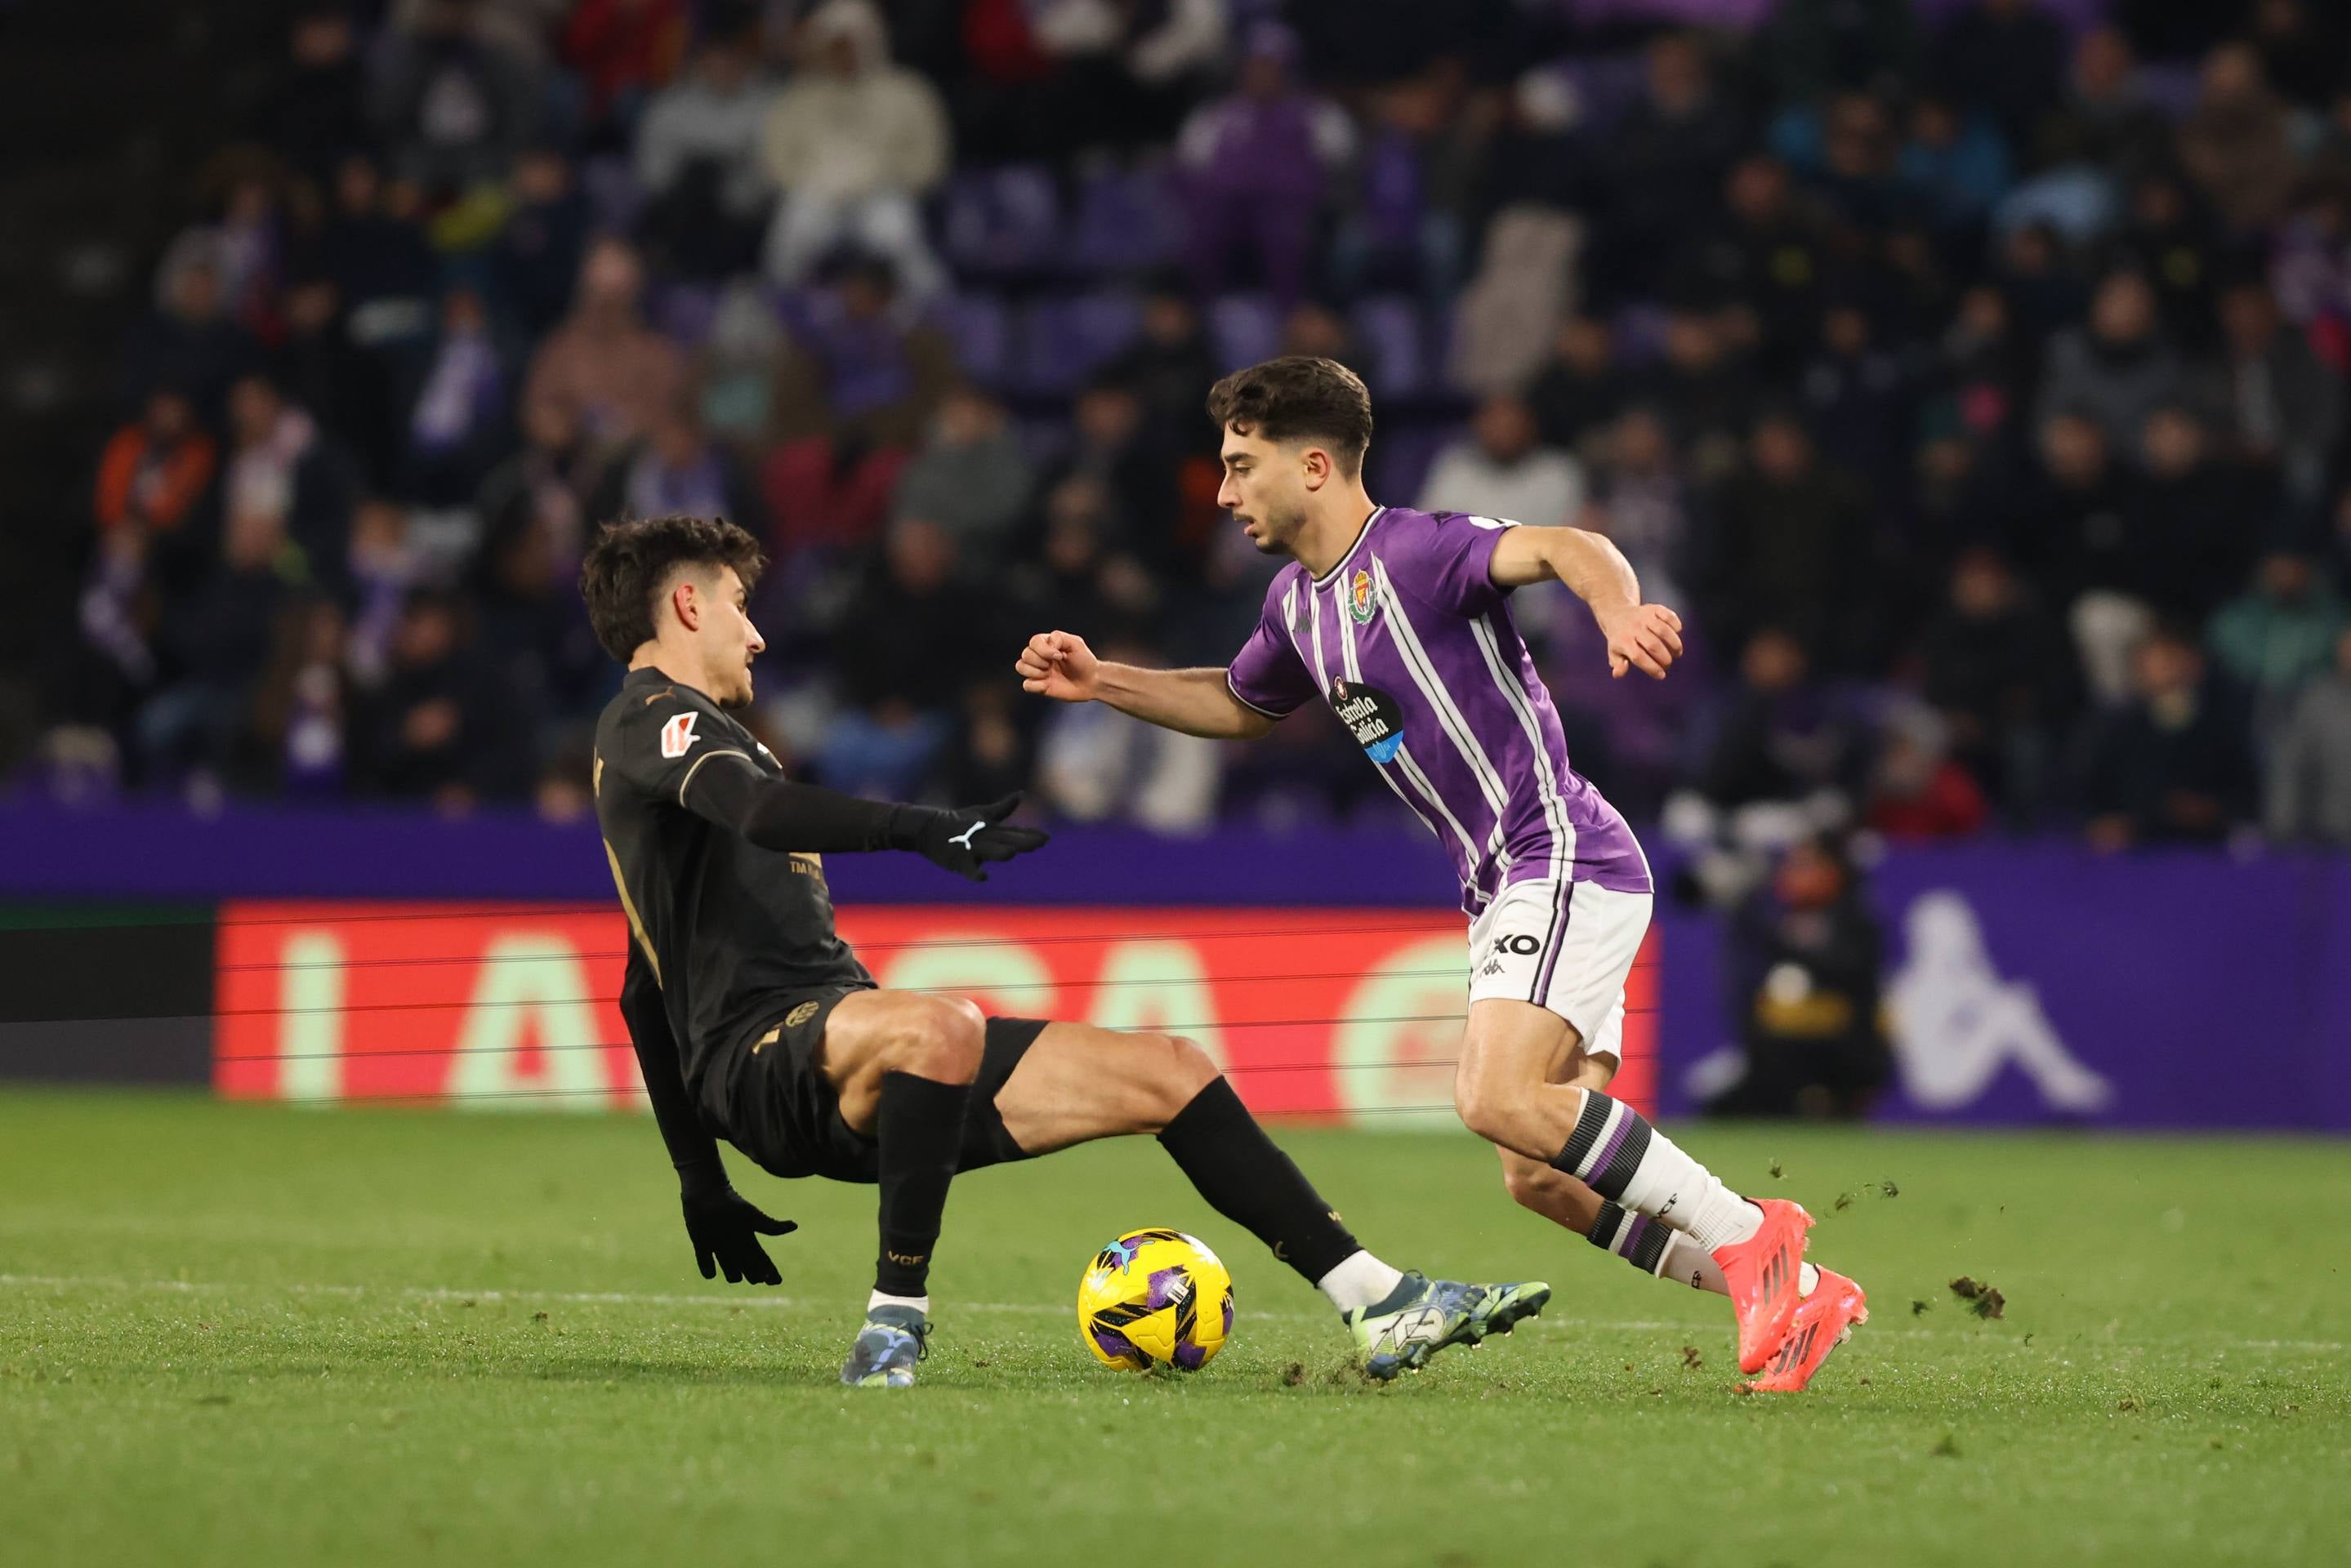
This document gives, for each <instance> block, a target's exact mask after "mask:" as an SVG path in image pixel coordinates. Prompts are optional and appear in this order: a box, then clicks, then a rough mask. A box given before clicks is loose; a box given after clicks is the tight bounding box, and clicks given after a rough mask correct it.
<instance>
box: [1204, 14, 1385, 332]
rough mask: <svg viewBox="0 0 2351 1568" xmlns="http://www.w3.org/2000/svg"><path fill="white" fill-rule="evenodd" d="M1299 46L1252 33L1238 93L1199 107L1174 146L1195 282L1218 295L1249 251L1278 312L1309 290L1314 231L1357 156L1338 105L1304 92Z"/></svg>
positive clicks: (1278, 33)
mask: <svg viewBox="0 0 2351 1568" xmlns="http://www.w3.org/2000/svg"><path fill="white" fill-rule="evenodd" d="M1297 59H1298V43H1297V39H1296V38H1295V36H1292V35H1291V34H1290V32H1289V31H1288V29H1286V28H1283V27H1281V26H1279V25H1278V24H1273V23H1264V24H1260V25H1259V26H1258V27H1257V28H1256V29H1254V30H1253V31H1252V33H1251V34H1250V36H1249V44H1248V46H1247V48H1246V50H1245V51H1244V53H1243V56H1242V59H1241V76H1240V86H1239V89H1238V91H1236V92H1234V93H1233V94H1232V95H1231V96H1229V97H1228V98H1223V99H1217V100H1215V101H1213V102H1211V103H1207V104H1205V105H1203V106H1202V107H1201V108H1199V109H1196V110H1195V111H1194V112H1193V114H1192V117H1191V118H1190V119H1187V120H1186V121H1185V124H1184V129H1183V132H1182V134H1181V135H1180V136H1178V137H1177V139H1176V143H1175V155H1176V159H1177V161H1178V162H1179V163H1180V164H1181V165H1182V166H1183V168H1184V170H1185V171H1186V182H1187V194H1188V197H1189V199H1190V204H1191V229H1190V240H1191V246H1190V262H1191V267H1192V284H1193V287H1194V288H1195V289H1196V290H1197V291H1198V292H1199V293H1200V294H1201V295H1202V296H1211V295H1216V294H1220V293H1222V292H1223V291H1224V289H1225V287H1226V286H1227V282H1228V278H1229V277H1230V275H1231V270H1232V262H1233V256H1234V254H1235V253H1236V252H1237V251H1238V250H1240V249H1241V248H1242V247H1243V246H1244V245H1246V246H1247V247H1248V250H1249V254H1250V255H1251V256H1252V257H1253V258H1254V259H1255V261H1256V263H1257V265H1258V270H1259V275H1260V276H1261V278H1262V279H1263V282H1264V285H1265V286H1266V288H1267V289H1268V290H1269V291H1270V292H1271V294H1272V295H1273V298H1274V303H1275V305H1276V306H1278V307H1280V308H1283V309H1287V308H1288V307H1289V306H1290V305H1292V304H1294V303H1296V302H1297V300H1298V299H1299V297H1300V296H1301V295H1302V294H1303V293H1304V292H1305V286H1306V275H1307V264H1308V261H1309V258H1310V254H1311V250H1312V246H1313V238H1314V224H1315V219H1316V216H1317V213H1318V210H1319V208H1320V207H1321V204H1322V198H1323V194H1324V192H1325V189H1326V185H1327V182H1328V179H1329V175H1330V172H1331V171H1332V170H1333V169H1335V168H1337V167H1338V166H1339V165H1341V164H1343V163H1344V162H1345V161H1347V160H1348V158H1350V157H1351V156H1352V155H1353V152H1354V150H1355V147H1354V144H1355V132H1354V127H1353V124H1352V123H1351V122H1350V121H1349V120H1348V119H1347V117H1346V114H1345V112H1344V111H1343V110H1342V109H1339V108H1338V107H1337V106H1336V105H1334V104H1332V103H1328V102H1326V101H1324V100H1322V99H1318V98H1316V97H1314V96H1313V95H1312V94H1311V93H1310V92H1308V91H1306V90H1305V89H1303V88H1300V87H1299V86H1297V85H1296V84H1295V83H1294V82H1293V80H1292V78H1291V74H1290V73H1291V69H1292V67H1294V66H1295V65H1296V63H1297Z"/></svg>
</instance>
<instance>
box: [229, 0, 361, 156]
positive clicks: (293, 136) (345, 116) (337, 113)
mask: <svg viewBox="0 0 2351 1568" xmlns="http://www.w3.org/2000/svg"><path fill="white" fill-rule="evenodd" d="M275 78H276V79H275V80H273V81H272V82H271V83H270V85H269V87H268V88H267V90H266V93H265V94H264V96H263V98H262V100H261V107H260V112H259V113H258V115H256V124H255V130H257V131H258V132H259V133H260V135H261V139H262V140H264V141H266V143H268V144H269V146H270V147H271V148H272V149H274V150H275V151H277V153H278V154H279V155H280V156H282V157H284V158H285V159H286V160H287V161H288V162H290V163H292V164H294V165H295V166H296V167H297V168H299V169H300V170H301V171H303V172H304V173H306V174H308V175H309V176H310V177H311V178H312V179H314V180H319V181H322V182H323V181H324V180H325V178H326V177H327V175H328V173H329V171H331V170H332V169H333V168H334V165H335V162H336V161H337V160H339V159H340V158H341V157H343V156H344V155H345V154H346V153H350V152H353V151H358V150H359V149H360V148H361V147H364V146H366V145H367V143H368V140H369V134H368V123H367V118H366V115H365V112H364V110H365V106H366V102H367V78H366V74H365V73H364V72H363V71H362V70H361V69H360V60H359V49H358V39H357V36H356V35H355V32H354V29H353V28H352V26H351V17H350V9H349V7H348V6H346V5H335V4H326V5H320V4H305V5H303V6H302V7H301V8H300V9H298V11H297V12H296V13H295V15H294V18H293V21H292V24H291V25H290V26H289V27H288V29H287V61H286V63H285V64H284V65H283V66H281V67H278V69H277V72H276V73H275Z"/></svg>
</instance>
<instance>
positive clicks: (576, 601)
mask: <svg viewBox="0 0 2351 1568" xmlns="http://www.w3.org/2000/svg"><path fill="white" fill-rule="evenodd" d="M705 515H707V514H705ZM474 588H475V600H476V602H477V603H478V605H479V607H480V635H479V655H480V659H481V661H482V664H483V667H484V668H485V670H494V671H496V675H497V679H498V684H499V688H500V691H502V693H503V694H504V696H505V697H506V699H507V701H510V702H512V703H513V704H514V706H515V707H516V708H517V709H518V710H519V711H522V712H524V713H528V714H530V715H533V716H534V717H535V718H536V719H537V720H538V732H540V733H547V732H559V731H560V729H561V727H562V726H564V725H565V724H566V723H567V722H569V723H570V724H572V725H574V726H575V727H581V728H586V729H588V730H589V732H590V733H592V732H593V729H592V727H593V723H594V720H595V714H596V709H597V706H598V705H599V704H601V702H602V701H604V700H605V699H606V698H607V697H609V696H610V695H611V688H612V686H613V684H614V682H615V681H616V680H617V679H618V678H617V675H616V673H615V671H614V670H612V667H611V661H610V660H609V659H607V658H606V657H605V655H604V653H603V650H602V649H600V648H598V647H597V645H596V633H595V629H594V628H592V627H590V625H589V622H588V611H587V607H586V606H585V605H584V604H583V603H582V602H581V600H580V590H579V581H578V576H577V574H576V573H571V574H566V573H563V572H560V571H559V570H558V569H557V564H556V560H555V557H554V555H553V553H552V550H551V549H550V546H549V538H548V535H547V531H546V530H544V529H541V528H533V527H523V528H519V529H517V530H515V531H514V532H512V533H509V534H506V535H500V536H497V537H494V538H493V539H491V541H490V543H489V546H488V548H487V549H486V550H485V551H484V552H483V560H482V563H481V570H480V571H479V573H478V575H477V577H476V581H475V584H474ZM527 728H528V727H527ZM537 762H538V759H537V758H534V759H533V765H534V766H536V763H537ZM516 765H519V763H517V764H516Z"/></svg>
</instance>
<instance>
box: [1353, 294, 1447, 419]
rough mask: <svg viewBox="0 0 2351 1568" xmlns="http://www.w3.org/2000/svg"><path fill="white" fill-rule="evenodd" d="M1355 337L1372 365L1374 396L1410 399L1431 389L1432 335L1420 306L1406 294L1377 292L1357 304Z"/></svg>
mask: <svg viewBox="0 0 2351 1568" xmlns="http://www.w3.org/2000/svg"><path fill="white" fill-rule="evenodd" d="M1354 327H1355V337H1356V338H1357V340H1359V341H1360V342H1361V343H1362V344H1363V346H1364V350H1365V353H1364V358H1365V359H1366V361H1368V363H1369V364H1370V366H1371V368H1372V373H1371V389H1372V396H1373V397H1374V398H1379V399H1390V400H1410V399H1414V398H1417V397H1420V396H1421V395H1422V394H1424V393H1425V392H1426V391H1427V390H1428V383H1429V379H1430V376H1429V362H1428V337H1427V335H1426V333H1425V332H1424V331H1423V330H1422V327H1421V319H1420V307H1419V306H1417V305H1416V304H1414V303H1413V301H1411V300H1409V299H1407V298H1405V296H1402V295H1395V294H1383V295H1375V296H1373V297H1372V298H1370V299H1366V300H1364V302H1363V303H1362V304H1361V305H1358V306H1355V320H1354Z"/></svg>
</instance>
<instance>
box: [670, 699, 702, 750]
mask: <svg viewBox="0 0 2351 1568" xmlns="http://www.w3.org/2000/svg"><path fill="white" fill-rule="evenodd" d="M701 717H702V715H701V714H699V713H697V712H695V711H694V710H693V709H691V708H689V709H687V710H686V711H684V712H683V713H680V714H677V715H676V716H675V717H674V718H672V719H671V720H670V721H669V722H667V723H665V724H664V725H663V726H662V755H663V756H664V757H669V758H673V759H674V758H677V757H682V756H684V755H685V749H686V748H687V747H688V746H691V745H693V744H694V742H696V741H697V740H700V739H701V737H700V736H699V735H696V734H695V732H694V722H695V720H696V719H699V718H701Z"/></svg>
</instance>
